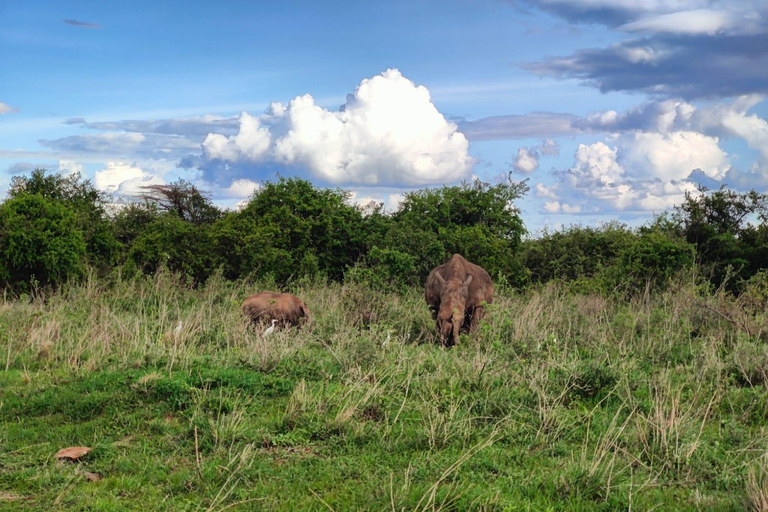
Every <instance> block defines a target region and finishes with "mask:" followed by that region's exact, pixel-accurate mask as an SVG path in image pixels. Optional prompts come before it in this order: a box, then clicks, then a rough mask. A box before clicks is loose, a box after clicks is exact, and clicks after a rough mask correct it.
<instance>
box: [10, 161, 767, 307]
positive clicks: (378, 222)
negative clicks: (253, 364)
mask: <svg viewBox="0 0 768 512" xmlns="http://www.w3.org/2000/svg"><path fill="white" fill-rule="evenodd" d="M527 190H528V188H527V185H526V184H525V183H524V182H523V183H512V182H510V183H502V184H496V185H490V184H485V183H482V182H480V181H474V182H472V183H464V184H462V185H459V186H452V187H442V188H431V189H422V190H417V191H415V192H411V193H408V194H406V196H405V199H404V201H403V202H402V203H401V205H400V206H399V208H398V209H397V211H395V212H393V213H388V212H385V211H384V210H383V209H382V207H381V206H378V205H373V206H369V207H366V208H361V207H359V206H354V205H352V204H350V202H349V199H350V193H349V192H348V191H345V190H341V189H326V188H318V187H315V186H313V185H312V184H311V183H310V182H308V181H306V180H302V179H296V178H289V179H286V178H282V177H281V178H279V179H278V180H277V181H274V182H267V183H265V184H264V186H263V187H261V188H260V189H259V190H257V191H256V192H255V193H254V194H253V196H252V197H251V198H250V199H249V201H248V202H247V204H246V205H245V206H244V207H243V208H242V209H240V210H238V211H222V210H220V209H219V208H217V207H216V206H215V205H213V203H212V202H211V200H210V199H209V198H208V197H207V196H206V195H205V193H203V192H202V191H200V190H199V189H198V188H197V187H195V186H194V185H192V184H190V183H188V182H185V181H183V180H180V181H177V182H175V183H172V184H170V185H162V186H150V187H146V188H145V193H143V194H142V196H141V198H140V201H138V202H135V203H131V204H129V205H128V206H127V207H125V208H122V209H120V210H119V211H116V212H115V211H111V210H110V206H109V204H108V200H107V199H108V198H107V197H106V196H105V195H104V194H102V193H100V192H99V191H98V190H97V189H96V188H95V187H94V186H93V185H92V184H91V183H90V182H89V181H88V180H83V179H81V177H80V176H79V175H71V176H61V175H58V174H47V173H46V171H44V170H41V169H38V170H35V171H34V172H33V173H32V174H31V175H30V176H28V177H25V176H22V177H15V178H14V179H13V181H12V185H11V188H10V191H9V194H8V198H7V199H5V201H4V202H2V203H0V286H2V287H4V288H5V289H6V290H10V291H11V292H13V293H23V292H29V291H31V290H34V289H36V288H38V287H47V286H55V285H57V284H60V283H62V282H64V281H67V280H72V279H78V278H80V277H81V276H83V275H84V274H85V272H86V269H87V268H89V267H90V268H94V269H96V270H97V271H98V272H99V273H101V274H108V273H109V272H111V271H114V270H115V269H120V271H121V272H123V273H129V274H131V273H154V272H157V271H158V270H159V269H161V268H166V269H168V270H171V271H173V272H177V273H180V274H182V275H184V276H186V278H187V279H188V280H189V281H190V282H193V283H202V282H204V281H205V280H206V279H208V277H209V276H210V275H211V274H212V273H213V272H214V271H216V270H217V269H220V270H221V271H222V272H223V275H224V276H225V277H226V278H228V279H239V278H243V277H257V278H265V277H268V278H270V279H272V280H274V282H275V283H276V284H277V285H278V286H279V285H283V284H285V283H287V282H289V281H293V280H299V279H301V278H303V277H306V276H311V277H313V278H317V277H318V276H320V277H321V278H324V279H328V280H332V281H342V280H345V279H346V280H351V281H361V280H362V281H365V282H366V283H368V284H370V285H372V286H375V287H379V288H382V289H398V288H403V287H407V286H413V285H420V284H422V283H423V281H424V279H425V278H426V275H427V274H428V273H429V271H430V270H431V269H432V268H434V267H435V266H437V265H439V264H440V263H443V262H444V261H445V260H447V259H448V257H449V256H450V255H451V254H453V253H461V254H463V255H464V256H465V257H467V258H468V259H470V260H471V261H474V262H477V263H478V264H480V265H481V266H483V267H484V268H486V269H487V270H488V271H489V273H490V274H491V275H492V276H493V277H494V279H495V280H498V282H499V283H500V284H501V285H502V286H504V285H509V286H513V287H516V288H521V287H525V286H527V285H531V284H537V283H546V282H549V281H552V280H558V281H563V282H566V283H570V285H571V286H573V287H575V288H577V289H581V290H584V291H598V292H604V293H618V294H623V295H631V294H634V293H637V292H642V291H644V290H646V289H649V288H662V287H664V286H665V284H666V283H667V282H668V280H669V279H670V278H671V277H673V276H674V275H676V274H677V273H679V272H681V271H683V270H690V269H691V268H695V269H697V271H698V274H699V275H700V276H701V277H702V278H703V279H704V280H705V282H708V283H711V285H712V286H713V287H725V288H727V289H729V290H731V291H741V290H742V289H743V288H744V287H745V286H746V283H747V282H748V281H749V279H750V278H752V277H753V276H755V275H756V274H758V273H759V271H760V270H761V269H763V268H765V267H766V265H767V262H768V228H767V227H766V224H765V218H766V213H767V212H768V206H767V205H768V196H766V195H764V194H758V193H756V192H754V191H752V192H749V193H746V194H740V193H737V192H735V191H732V190H729V189H726V188H721V189H719V190H716V191H707V190H705V189H701V190H699V191H698V192H697V193H693V194H688V195H686V198H685V201H684V202H683V204H682V205H679V206H678V207H676V209H675V210H674V212H672V213H671V214H664V215H661V216H658V217H656V218H655V219H654V220H653V221H652V222H651V223H649V224H647V225H645V226H643V227H641V228H639V229H629V228H628V227H626V226H625V225H623V224H621V223H618V222H615V221H613V222H609V223H607V224H604V225H603V226H602V227H599V228H595V227H583V226H571V227H567V228H564V229H561V230H557V231H544V232H543V233H542V234H541V235H540V236H538V237H535V238H530V237H529V238H526V235H527V231H526V228H525V225H524V223H523V219H522V217H521V214H520V210H519V209H518V208H517V207H516V206H515V201H516V200H518V199H520V198H521V197H523V195H524V194H525V193H526V192H527Z"/></svg>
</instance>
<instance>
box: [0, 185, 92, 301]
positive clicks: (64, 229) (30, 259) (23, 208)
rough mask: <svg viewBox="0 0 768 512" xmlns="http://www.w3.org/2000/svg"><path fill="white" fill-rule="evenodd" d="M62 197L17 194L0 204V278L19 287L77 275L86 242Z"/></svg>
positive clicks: (82, 260) (22, 289) (14, 287)
mask: <svg viewBox="0 0 768 512" xmlns="http://www.w3.org/2000/svg"><path fill="white" fill-rule="evenodd" d="M76 221H77V214H76V213H75V211H73V209H71V208H68V207H67V206H66V205H65V204H64V203H63V202H62V201H56V200H53V199H50V198H46V197H43V196H41V195H40V194H37V193H35V194H17V195H16V196H15V197H12V198H11V199H8V200H6V201H5V202H3V203H2V204H0V281H2V283H3V285H4V286H8V287H10V288H12V289H15V290H19V291H26V290H28V289H29V288H30V287H31V286H32V285H33V284H34V283H36V282H37V283H40V284H42V285H55V284H58V283H61V282H63V281H65V280H67V279H70V278H73V277H77V276H80V275H81V274H82V273H83V270H84V266H85V265H84V262H85V260H86V254H87V252H86V251H87V246H86V242H85V240H84V238H83V233H82V231H81V230H80V229H78V226H77V222H76Z"/></svg>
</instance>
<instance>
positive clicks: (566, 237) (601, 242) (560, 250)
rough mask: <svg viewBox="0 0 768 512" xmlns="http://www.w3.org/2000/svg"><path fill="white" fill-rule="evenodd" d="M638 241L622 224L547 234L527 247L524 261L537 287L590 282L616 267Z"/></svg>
mask: <svg viewBox="0 0 768 512" xmlns="http://www.w3.org/2000/svg"><path fill="white" fill-rule="evenodd" d="M634 239H635V235H634V234H633V233H632V231H631V230H630V229H628V228H627V226H626V225H625V224H621V223H619V222H609V223H606V224H603V225H602V226H600V227H597V228H595V227H590V226H579V225H575V226H570V227H568V228H564V229H561V230H558V231H548V230H544V232H543V233H542V234H541V236H539V237H538V238H535V239H531V240H526V241H525V242H524V243H523V247H522V250H521V253H522V255H521V259H522V261H523V264H524V265H525V267H526V268H527V269H528V270H529V271H530V273H531V281H533V282H536V283H546V282H548V281H550V280H553V279H558V280H562V281H577V280H583V279H590V278H592V277H594V276H595V275H597V274H599V273H600V272H601V271H603V269H605V268H608V267H611V266H613V265H615V264H616V262H617V261H618V259H619V255H620V254H621V253H622V251H624V250H626V249H627V248H628V247H630V246H631V245H632V244H633V243H634Z"/></svg>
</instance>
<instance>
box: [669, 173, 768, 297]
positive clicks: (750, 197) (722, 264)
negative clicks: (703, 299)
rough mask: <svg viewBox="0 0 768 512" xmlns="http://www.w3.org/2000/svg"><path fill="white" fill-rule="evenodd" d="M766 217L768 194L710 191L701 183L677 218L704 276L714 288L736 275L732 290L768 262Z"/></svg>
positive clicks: (675, 216) (679, 211)
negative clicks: (694, 251) (693, 249)
mask: <svg viewBox="0 0 768 512" xmlns="http://www.w3.org/2000/svg"><path fill="white" fill-rule="evenodd" d="M766 216H768V194H760V193H757V192H755V191H754V190H752V191H750V192H747V193H738V192H736V191H733V190H729V189H727V188H725V186H722V187H721V188H720V189H719V190H715V191H711V192H710V191H708V190H707V189H706V188H705V187H700V188H699V190H698V192H697V193H686V195H685V201H684V202H683V204H682V205H680V206H678V207H677V208H676V209H675V213H674V215H673V219H674V220H675V221H676V222H677V223H678V226H679V228H678V229H679V230H680V234H681V236H682V237H684V238H685V240H686V241H687V242H689V243H691V244H693V245H694V246H695V247H696V256H697V259H698V263H699V267H700V269H701V271H702V274H703V275H705V276H707V277H709V278H710V279H711V280H712V282H713V284H715V286H720V285H721V284H723V282H724V281H725V280H726V279H727V278H732V279H731V280H730V282H729V283H728V288H729V289H731V290H737V289H738V287H739V286H740V283H741V282H742V281H744V280H747V279H749V278H750V277H751V276H752V275H754V274H755V273H756V272H757V271H758V270H759V269H761V268H764V267H765V266H766V261H768V260H766V256H768V244H766V233H765V227H764V224H765V220H766ZM754 222H759V224H758V225H756V224H754Z"/></svg>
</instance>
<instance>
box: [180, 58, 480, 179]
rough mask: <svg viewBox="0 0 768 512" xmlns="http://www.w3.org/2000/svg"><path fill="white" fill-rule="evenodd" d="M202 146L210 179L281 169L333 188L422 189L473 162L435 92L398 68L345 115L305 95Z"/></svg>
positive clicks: (367, 87)
mask: <svg viewBox="0 0 768 512" xmlns="http://www.w3.org/2000/svg"><path fill="white" fill-rule="evenodd" d="M202 146H203V151H202V153H203V154H202V158H201V160H200V161H199V162H193V163H197V164H198V165H199V166H200V167H201V168H202V169H203V170H204V173H205V174H206V176H208V177H209V178H210V179H211V180H217V179H221V178H224V179H232V178H240V177H248V176H249V175H252V174H253V170H254V168H256V169H258V168H259V166H269V165H272V166H274V165H275V164H277V165H282V166H292V167H299V168H304V169H307V170H308V171H309V172H310V174H311V175H312V176H313V177H315V178H318V179H320V180H322V181H324V182H327V183H331V184H362V185H368V186H382V185H400V186H402V185H406V186H419V185H427V184H437V183H447V182H453V181H457V180H460V179H462V178H466V177H467V175H468V173H469V170H470V169H471V167H472V165H473V163H474V162H473V159H472V158H471V157H470V156H469V153H468V149H469V142H468V141H467V138H466V137H465V136H464V135H463V134H462V133H461V132H459V131H458V129H457V126H456V124H454V123H452V122H449V121H448V120H446V119H445V117H444V116H443V114H441V113H440V112H439V111H438V110H437V108H436V107H435V105H434V104H433V103H432V100H431V98H430V94H429V91H428V90H427V89H426V88H425V87H423V86H417V85H415V84H414V83H413V82H412V81H410V80H408V79H407V78H405V77H404V76H403V75H402V74H401V73H400V72H399V71H398V70H396V69H389V70H387V71H385V72H384V73H382V74H381V75H378V76H375V77H373V78H369V79H365V80H363V81H362V82H361V83H360V85H358V86H357V88H356V89H355V91H354V93H353V94H350V95H348V96H347V102H346V103H345V104H344V105H343V106H342V107H341V108H340V109H339V110H338V111H333V110H327V109H325V108H322V107H320V106H319V105H317V104H316V103H315V101H314V98H313V97H312V96H310V95H309V94H305V95H303V96H298V97H296V98H294V99H293V100H291V101H290V102H289V103H288V105H283V104H281V103H273V104H272V106H271V107H270V109H269V110H268V111H267V113H265V114H264V115H262V116H260V117H255V116H252V115H250V114H248V113H247V112H243V114H242V115H241V116H240V128H239V131H238V132H237V133H236V134H234V135H229V136H226V135H224V134H220V133H211V134H209V135H208V136H207V137H206V138H205V141H204V142H203V145H202Z"/></svg>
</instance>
